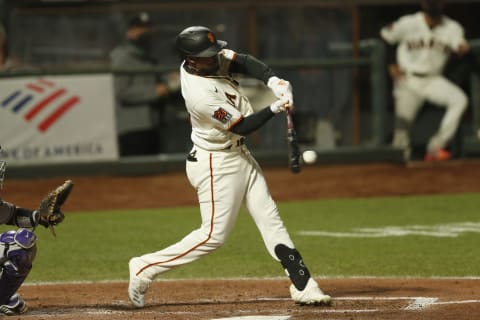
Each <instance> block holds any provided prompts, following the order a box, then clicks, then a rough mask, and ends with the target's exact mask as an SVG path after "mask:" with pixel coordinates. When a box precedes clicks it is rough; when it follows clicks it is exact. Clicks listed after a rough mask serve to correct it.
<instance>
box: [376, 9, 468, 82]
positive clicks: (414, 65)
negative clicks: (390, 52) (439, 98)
mask: <svg viewBox="0 0 480 320" xmlns="http://www.w3.org/2000/svg"><path fill="white" fill-rule="evenodd" d="M380 34H381V36H382V38H383V39H385V41H387V42H388V43H389V44H392V45H394V44H398V47H397V62H398V65H399V67H400V69H402V70H403V71H405V72H407V73H409V72H410V73H420V74H429V75H435V74H440V73H441V72H442V70H443V68H444V66H445V64H446V62H447V60H448V58H449V55H450V53H451V52H452V51H453V52H455V51H457V50H458V48H459V46H460V45H461V44H462V43H465V42H466V40H465V37H464V31H463V28H462V26H461V25H460V24H459V23H457V22H456V21H454V20H452V19H450V18H448V17H446V16H443V19H442V23H441V24H440V25H438V26H436V27H435V28H433V29H431V28H430V27H429V26H428V25H427V22H426V20H425V16H424V13H423V12H417V13H415V14H411V15H406V16H403V17H401V18H399V19H398V20H397V21H395V22H394V23H392V24H390V25H388V26H386V27H384V28H382V30H381V31H380Z"/></svg>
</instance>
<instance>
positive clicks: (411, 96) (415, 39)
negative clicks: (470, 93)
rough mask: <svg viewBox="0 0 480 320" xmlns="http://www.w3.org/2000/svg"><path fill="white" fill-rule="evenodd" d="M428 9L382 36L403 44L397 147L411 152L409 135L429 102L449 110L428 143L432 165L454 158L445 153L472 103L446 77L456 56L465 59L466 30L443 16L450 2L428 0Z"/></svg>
mask: <svg viewBox="0 0 480 320" xmlns="http://www.w3.org/2000/svg"><path fill="white" fill-rule="evenodd" d="M421 5H422V9H423V11H420V12H417V13H414V14H410V15H406V16H403V17H401V18H399V19H398V20H397V21H395V22H394V23H392V24H390V25H388V26H386V27H384V28H382V29H381V31H380V34H381V36H382V38H383V39H384V40H385V41H387V42H388V43H389V44H392V45H398V47H397V64H392V65H390V66H389V72H390V74H391V76H392V78H393V80H394V92H393V95H394V100H395V116H396V119H395V129H394V135H393V146H394V147H396V148H400V149H403V150H405V151H406V152H407V154H408V152H409V151H410V137H409V131H410V128H411V125H412V123H413V121H414V120H415V117H416V115H417V113H418V111H419V110H420V108H421V107H422V105H423V103H424V102H425V101H429V102H432V103H434V104H435V105H437V106H439V107H444V108H446V112H445V115H444V117H443V119H442V121H441V123H440V126H439V129H438V131H437V132H436V133H435V135H433V136H432V137H431V139H430V140H429V142H428V145H427V153H426V155H425V160H426V161H436V160H448V159H450V158H451V154H450V153H449V152H448V151H447V150H445V147H446V146H447V144H448V142H449V141H450V139H451V138H452V137H453V135H454V134H455V131H456V130H457V128H458V125H459V122H460V120H461V117H462V114H463V112H464V111H465V109H466V108H467V104H468V100H467V96H466V95H465V93H464V92H463V91H462V89H461V88H460V87H458V86H457V85H455V84H454V83H452V82H451V81H449V80H448V79H447V78H445V77H444V76H443V75H442V71H443V68H444V66H445V64H446V63H447V61H448V59H449V57H450V54H451V53H456V54H459V55H464V54H465V53H467V52H468V51H469V45H468V43H467V41H466V40H465V38H464V31H463V28H462V26H461V25H460V24H459V23H457V22H456V21H454V20H452V19H450V18H448V17H447V16H445V15H443V9H444V1H442V0H422V1H421Z"/></svg>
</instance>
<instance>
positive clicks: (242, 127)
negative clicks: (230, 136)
mask: <svg viewBox="0 0 480 320" xmlns="http://www.w3.org/2000/svg"><path fill="white" fill-rule="evenodd" d="M274 115H275V113H273V111H272V110H271V109H270V106H268V107H266V108H263V109H262V110H260V111H258V112H255V113H252V114H251V115H249V116H248V117H245V118H242V119H241V120H240V121H238V122H237V123H235V125H234V126H233V127H231V128H230V131H231V132H233V133H235V134H238V135H241V136H246V135H248V134H250V133H252V132H254V131H255V130H257V129H258V128H260V127H261V126H262V125H264V124H265V123H266V122H267V121H268V120H270V119H271V118H272V117H273V116H274Z"/></svg>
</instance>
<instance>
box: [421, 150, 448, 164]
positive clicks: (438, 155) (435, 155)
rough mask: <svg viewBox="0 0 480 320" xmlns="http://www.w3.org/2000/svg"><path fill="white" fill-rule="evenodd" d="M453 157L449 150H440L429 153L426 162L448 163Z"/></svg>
mask: <svg viewBox="0 0 480 320" xmlns="http://www.w3.org/2000/svg"><path fill="white" fill-rule="evenodd" d="M451 157H452V155H451V154H450V152H448V151H447V150H444V149H438V150H437V151H433V152H428V153H427V154H426V155H425V161H426V162H433V161H446V160H450V158H451Z"/></svg>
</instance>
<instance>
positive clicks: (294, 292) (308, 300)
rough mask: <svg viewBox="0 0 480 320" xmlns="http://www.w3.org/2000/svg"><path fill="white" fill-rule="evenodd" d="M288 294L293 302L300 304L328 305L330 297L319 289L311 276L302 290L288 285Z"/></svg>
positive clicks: (330, 300)
mask: <svg viewBox="0 0 480 320" xmlns="http://www.w3.org/2000/svg"><path fill="white" fill-rule="evenodd" d="M290 295H291V296H292V299H293V301H295V303H298V304H301V305H330V303H331V302H332V298H331V297H330V296H329V295H326V294H324V293H323V292H322V290H320V288H319V287H318V284H317V282H316V281H315V280H313V278H310V279H308V282H307V285H306V286H305V289H303V290H302V291H300V290H298V289H297V288H295V286H294V285H293V284H292V285H290Z"/></svg>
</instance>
